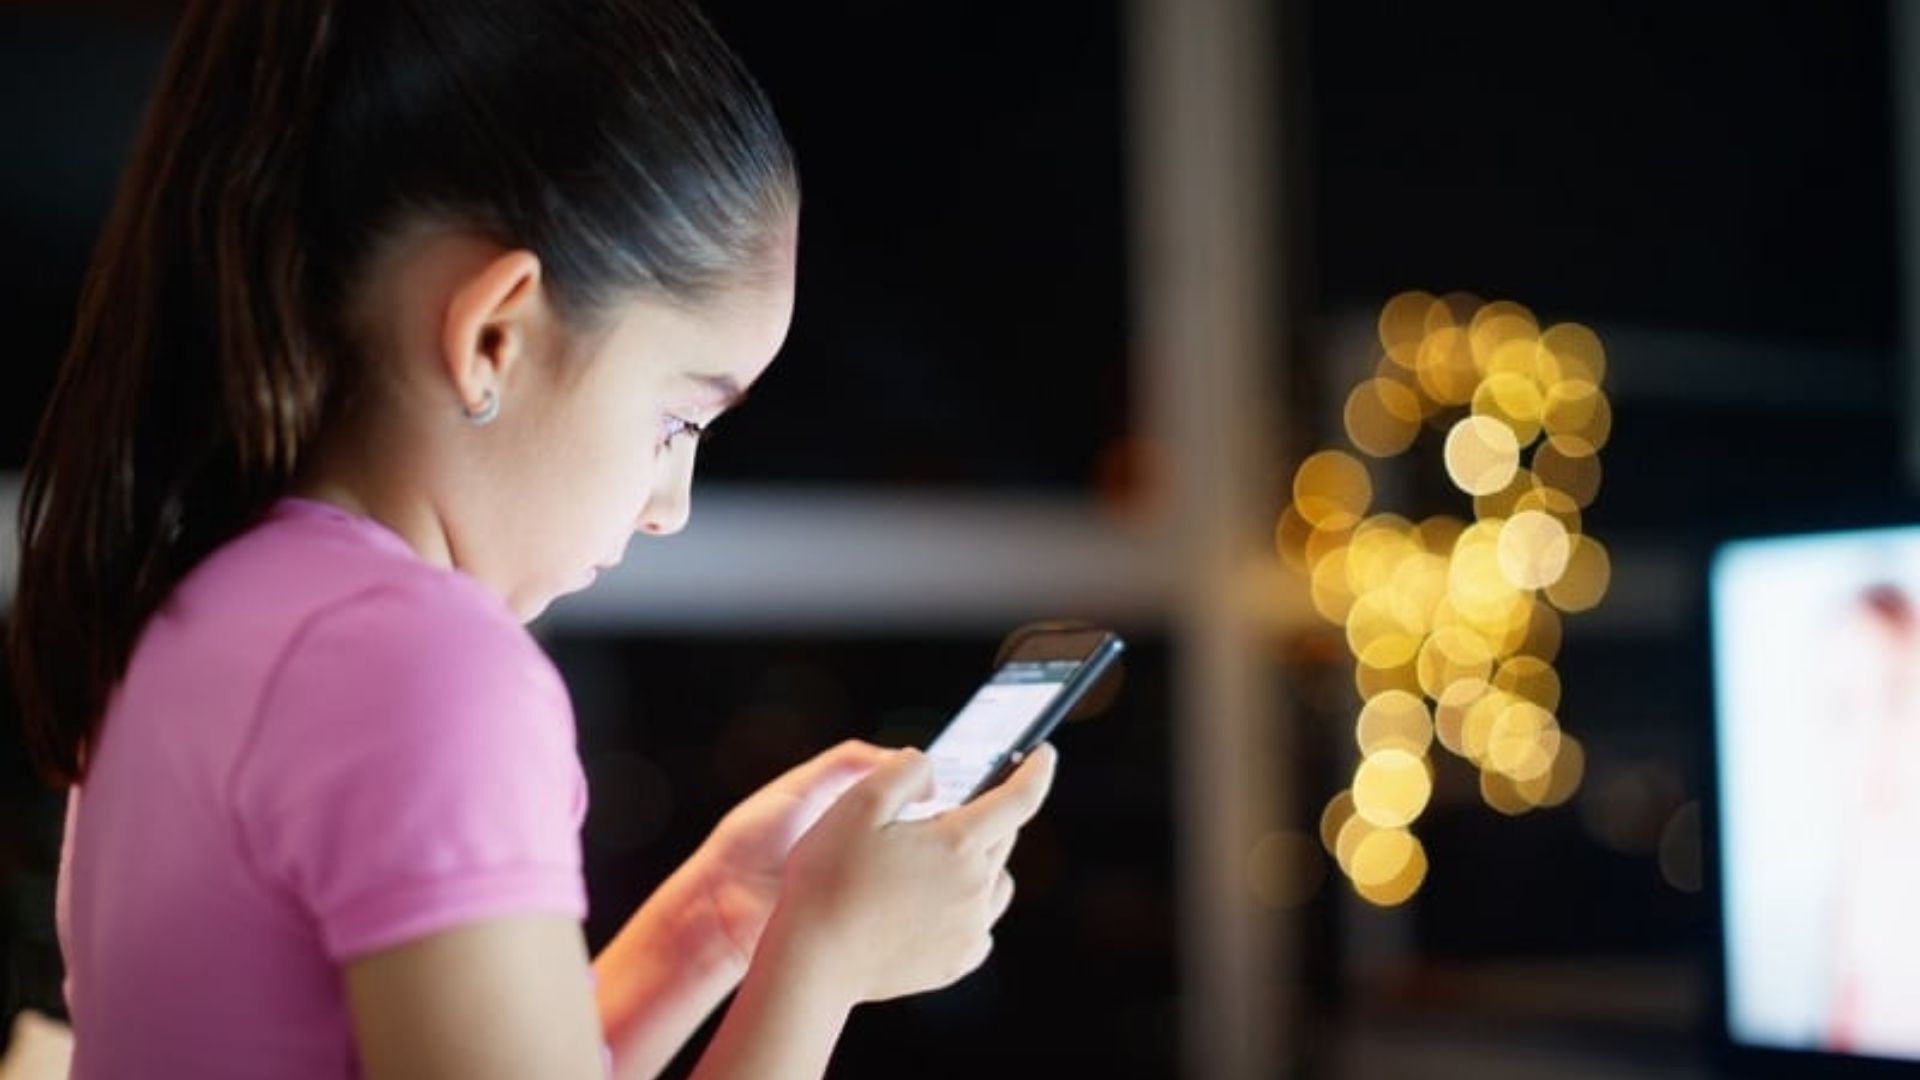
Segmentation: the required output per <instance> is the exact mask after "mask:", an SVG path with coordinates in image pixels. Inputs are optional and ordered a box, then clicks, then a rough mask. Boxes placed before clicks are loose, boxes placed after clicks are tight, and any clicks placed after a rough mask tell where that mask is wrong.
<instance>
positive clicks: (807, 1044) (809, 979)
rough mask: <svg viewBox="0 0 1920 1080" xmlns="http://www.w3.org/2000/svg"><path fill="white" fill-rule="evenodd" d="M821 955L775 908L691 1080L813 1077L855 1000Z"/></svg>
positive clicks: (800, 1079)
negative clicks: (737, 991) (730, 1002)
mask: <svg viewBox="0 0 1920 1080" xmlns="http://www.w3.org/2000/svg"><path fill="white" fill-rule="evenodd" d="M835 976H836V973H835V971H834V970H833V966H832V964H831V962H830V961H829V959H828V957H827V956H826V955H825V954H824V953H822V952H821V951H820V950H819V949H818V948H816V947H815V946H814V945H813V943H811V942H809V941H808V940H807V939H806V937H805V936H804V935H803V934H800V933H796V932H793V931H792V930H791V928H790V927H787V926H784V925H783V924H782V922H781V919H780V917H779V914H778V913H776V914H775V916H774V920H773V922H772V923H771V924H770V925H769V926H768V927H767V931H766V935H765V936H764V937H763V938H762V939H761V943H760V947H759V948H758V949H757V950H755V952H754V955H753V963H752V965H751V966H750V967H749V968H748V970H747V975H746V978H745V979H744V980H743V981H742V982H741V984H740V992H739V994H737V995H736V996H735V997H734V999H733V1004H732V1005H731V1006H729V1007H728V1009H727V1015H726V1018H725V1019H723V1020H722V1021H721V1022H720V1028H719V1030H718V1031H716V1032H714V1035H713V1041H712V1042H710V1043H708V1044H707V1050H706V1053H705V1054H704V1055H703V1056H702V1057H701V1058H700V1063H699V1064H698V1065H697V1066H696V1067H695V1068H694V1071H693V1075H692V1077H691V1080H817V1078H818V1077H820V1076H822V1075H824V1074H825V1073H826V1071H827V1062H828V1060H829V1059H830V1058H831V1057H832V1056H833V1047H834V1044H835V1043H836V1042H838V1041H839V1040H840V1032H841V1030H842V1029H843V1028H844V1027H845V1026H846V1022H847V1014H848V1013H849V1012H851V1011H852V1009H853V1005H854V998H853V997H852V996H851V995H850V994H848V993H847V991H846V988H845V987H844V986H842V985H841V984H840V982H839V981H838V980H837V979H836V977H835Z"/></svg>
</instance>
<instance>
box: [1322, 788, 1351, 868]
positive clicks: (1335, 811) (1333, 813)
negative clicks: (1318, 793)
mask: <svg viewBox="0 0 1920 1080" xmlns="http://www.w3.org/2000/svg"><path fill="white" fill-rule="evenodd" d="M1352 817H1353V795H1352V793H1351V792H1346V791H1342V792H1340V793H1339V794H1337V795H1335V796H1334V797H1333V798H1331V799H1328V800H1327V805H1326V807H1325V809H1323V810H1321V811H1320V843H1321V845H1322V846H1324V847H1325V848H1326V849H1327V854H1329V855H1331V854H1333V852H1334V850H1335V845H1337V844H1338V843H1339V840H1340V829H1341V828H1342V827H1343V826H1345V825H1346V823H1347V822H1348V821H1349V820H1350V819H1351V818H1352Z"/></svg>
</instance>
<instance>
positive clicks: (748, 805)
mask: <svg viewBox="0 0 1920 1080" xmlns="http://www.w3.org/2000/svg"><path fill="white" fill-rule="evenodd" d="M892 753H893V751H889V750H886V749H884V748H882V747H878V746H875V745H873V744H872V743H866V742H861V741H860V740H858V739H848V740H846V741H845V742H842V743H840V744H839V745H837V746H834V747H833V748H832V749H830V750H827V751H825V752H824V753H821V754H819V755H816V756H815V757H813V758H811V759H810V760H808V761H805V762H803V763H801V764H800V765H797V766H795V767H794V768H792V769H789V770H788V771H787V772H785V773H783V774H781V776H780V777H779V778H778V779H775V780H774V781H773V782H772V783H770V784H768V785H766V786H765V787H763V788H761V789H760V790H759V791H756V792H754V793H753V794H752V795H749V796H748V797H747V798H746V799H745V800H744V801H742V802H741V803H740V804H739V805H738V806H736V807H734V808H733V809H732V810H730V811H728V812H727V815H726V816H725V817H723V818H721V819H720V823H719V824H718V825H716V826H714V829H713V832H712V833H710V834H709V835H708V836H707V839H706V841H705V842H704V843H702V844H701V845H700V848H699V850H698V851H696V852H695V853H694V855H693V858H692V859H690V860H688V866H689V867H690V868H691V869H692V871H693V877H694V880H695V881H697V882H698V883H699V886H700V889H701V892H702V894H703V895H704V896H705V897H706V899H707V901H708V902H709V903H710V904H711V905H712V907H713V909H714V916H715V921H716V922H717V923H718V925H719V928H720V932H721V933H722V934H723V935H724V936H725V937H726V939H727V941H728V942H729V943H730V945H731V946H732V948H733V949H735V950H737V951H738V953H739V960H740V968H741V970H745V968H746V965H747V963H748V961H749V960H751V959H752V957H753V952H754V950H755V949H756V948H757V947H758V946H759V943H760V937H761V935H762V933H764V932H765V930H766V926H767V920H768V918H769V917H771V916H772V914H773V909H774V906H775V904H776V903H777V902H778V901H779V899H780V886H781V881H782V879H783V876H784V873H785V870H786V864H787V855H788V853H789V852H791V851H792V850H793V846H794V844H795V843H796V842H797V841H798V840H799V839H800V837H802V836H804V835H805V834H806V832H807V830H808V829H811V828H813V825H814V822H816V821H818V820H819V819H820V816H821V815H822V814H824V813H826V811H827V808H828V807H830V806H832V805H833V804H834V802H835V801H836V800H838V799H839V798H840V796H841V795H842V793H844V792H845V791H846V790H847V789H848V788H850V787H852V786H853V785H854V784H856V783H858V782H859V781H860V779H861V778H862V777H865V776H866V775H867V774H868V773H869V772H871V771H872V770H873V769H874V767H875V766H877V765H879V764H880V763H881V762H882V761H885V760H886V759H887V758H888V757H889V756H890V755H891V754H892Z"/></svg>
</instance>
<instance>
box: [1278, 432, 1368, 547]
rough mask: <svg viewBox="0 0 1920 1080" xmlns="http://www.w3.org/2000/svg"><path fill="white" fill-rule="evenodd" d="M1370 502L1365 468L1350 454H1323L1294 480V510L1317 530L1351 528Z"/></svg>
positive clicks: (1310, 460) (1303, 465)
mask: <svg viewBox="0 0 1920 1080" xmlns="http://www.w3.org/2000/svg"><path fill="white" fill-rule="evenodd" d="M1372 502H1373V481H1372V479H1371V478H1369V477H1368V476H1367V467H1366V466H1365V465H1362V464H1361V463H1360V462H1359V461H1357V460H1355V459H1354V457H1353V456H1352V455H1351V454H1343V453H1341V452H1340V451H1338V450H1322V451H1321V452H1320V453H1318V454H1315V455H1313V456H1312V457H1310V458H1308V459H1307V460H1306V461H1304V462H1302V463H1301V465H1300V471H1299V472H1297V473H1295V474H1294V476H1293V505H1294V508H1295V509H1297V510H1299V511H1300V516H1301V517H1303V518H1306V519H1307V521H1308V523H1310V524H1311V525H1312V526H1313V527H1314V528H1316V529H1346V528H1351V527H1352V526H1353V525H1354V524H1356V523H1357V522H1359V520H1360V517H1361V515H1363V514H1365V513H1366V512H1367V507H1368V506H1369V505H1371V504H1372Z"/></svg>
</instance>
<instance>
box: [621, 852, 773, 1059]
mask: <svg viewBox="0 0 1920 1080" xmlns="http://www.w3.org/2000/svg"><path fill="white" fill-rule="evenodd" d="M593 970H594V998H595V1002H596V1004H597V1006H598V1008H599V1012H600V1027H601V1030H602V1032H603V1033H604V1034H605V1037H606V1041H607V1046H608V1047H609V1048H610V1049H611V1050H612V1051H613V1075H614V1076H615V1077H617V1078H618V1080H643V1078H651V1077H654V1076H657V1075H659V1073H660V1072H661V1070H663V1069H665V1068H666V1066H667V1063H668V1062H670V1061H672V1060H673V1056H674V1055H675V1054H677V1053H679V1051H680V1047H681V1046H683V1045H684V1044H685V1043H686V1041H687V1040H688V1039H689V1038H691V1037H692V1036H693V1033H694V1032H695V1031H696V1030H698V1029H699V1027H700V1025H701V1024H702V1023H704V1022H705V1021H706V1018H707V1017H708V1016H710V1015H712V1013H713V1010H714V1009H715V1008H717V1007H718V1006H719V1004H720V1002H722V1001H723V1000H725V999H726V996H727V995H728V994H729V993H731V992H732V991H733V989H734V987H735V986H737V985H739V983H740V979H741V977H742V975H743V973H744V970H745V964H744V963H743V961H742V960H741V959H740V955H739V952H738V950H737V949H736V948H735V947H734V946H733V943H732V942H731V941H730V940H728V938H727V936H726V935H725V934H724V933H723V932H722V931H721V930H720V928H719V926H718V925H717V924H716V923H715V916H714V912H713V909H712V906H711V905H710V904H709V903H708V901H707V899H706V897H705V896H704V895H703V894H702V893H701V892H700V890H699V887H698V885H697V884H696V882H695V880H694V879H693V877H692V876H691V875H690V872H689V871H687V870H686V869H684V868H683V869H682V870H681V871H679V872H677V873H675V874H674V875H673V876H671V877H669V878H668V879H667V880H666V881H665V882H664V883H662V884H661V886H660V887H659V888H658V889H655V890H654V892H653V895H652V896H650V897H648V898H647V902H646V903H644V904H642V905H641V906H640V908H639V910H637V911H635V912H634V914H633V916H632V917H631V918H629V919H628V920H627V924H626V925H625V926H623V927H621V929H620V932H619V933H618V934H616V935H615V936H614V938H613V940H612V941H610V942H608V943H607V946H606V947H605V948H603V949H601V950H600V955H598V956H596V957H594V959H593Z"/></svg>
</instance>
